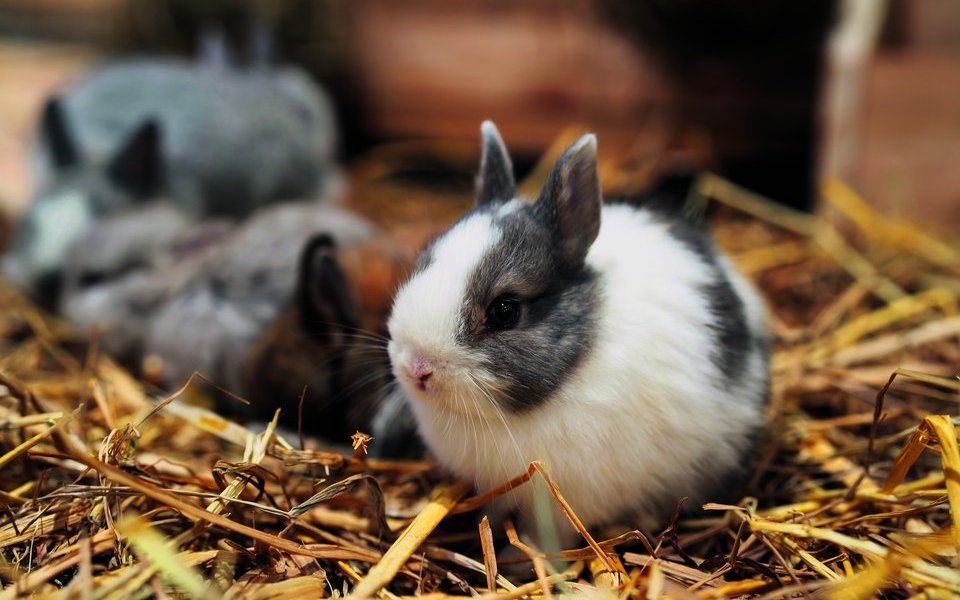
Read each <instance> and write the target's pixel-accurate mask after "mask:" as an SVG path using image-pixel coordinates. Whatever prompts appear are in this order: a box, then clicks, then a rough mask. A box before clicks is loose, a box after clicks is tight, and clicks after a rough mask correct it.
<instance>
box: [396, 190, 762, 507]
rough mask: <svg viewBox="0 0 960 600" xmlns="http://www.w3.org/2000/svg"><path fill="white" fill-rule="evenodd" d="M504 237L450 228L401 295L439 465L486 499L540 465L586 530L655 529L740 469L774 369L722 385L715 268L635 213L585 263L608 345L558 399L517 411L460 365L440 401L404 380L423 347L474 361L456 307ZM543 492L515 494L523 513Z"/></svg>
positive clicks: (405, 345) (615, 216)
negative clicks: (632, 524) (414, 373)
mask: <svg viewBox="0 0 960 600" xmlns="http://www.w3.org/2000/svg"><path fill="white" fill-rule="evenodd" d="M496 235H497V234H496V231H495V229H493V228H492V227H491V226H490V224H489V222H483V221H481V220H480V219H479V218H478V217H473V218H471V219H470V220H468V221H465V222H464V223H463V224H461V225H460V226H458V227H457V228H456V229H454V230H451V231H450V232H449V233H448V234H447V236H446V237H445V238H443V240H442V242H441V244H440V246H438V247H437V248H436V249H435V250H434V254H435V256H436V257H437V260H436V262H435V263H434V264H433V265H431V266H430V267H429V268H427V269H426V270H425V271H424V272H422V273H420V274H418V275H416V276H414V278H413V279H412V280H411V281H410V282H409V283H408V284H407V285H406V286H405V287H404V288H403V289H402V290H401V292H400V293H399V295H398V297H397V300H396V304H395V308H394V313H393V316H392V317H391V320H390V329H391V334H392V337H393V340H394V342H393V344H392V345H391V358H392V359H393V361H394V367H395V371H396V372H397V375H398V379H399V380H400V382H401V385H402V386H403V391H404V392H405V394H406V395H407V397H408V398H409V400H410V402H411V406H412V408H413V411H414V414H415V415H416V417H417V420H418V424H419V427H420V430H421V433H422V435H423V437H424V438H425V441H426V443H427V444H428V446H429V447H430V449H431V450H432V452H433V453H434V454H435V456H436V457H437V459H438V460H440V461H441V462H442V463H443V464H444V465H445V466H446V467H447V468H449V469H450V470H452V471H453V472H454V473H456V474H458V475H459V476H462V477H464V478H467V479H470V480H472V481H473V482H474V483H475V485H476V486H477V488H478V489H480V490H483V489H486V488H489V487H492V486H495V485H499V484H501V483H503V482H505V481H507V480H508V479H510V478H511V477H514V476H515V475H517V474H519V473H521V472H523V471H524V470H525V469H526V467H527V465H528V464H529V463H530V462H531V461H533V460H542V461H544V462H545V463H546V464H547V467H548V469H549V471H550V472H551V474H552V475H553V477H554V478H555V479H556V481H557V483H558V484H559V486H560V490H561V491H562V493H563V494H564V496H565V497H566V499H567V500H568V501H569V502H570V504H571V506H572V507H573V509H574V510H575V511H576V513H577V514H578V515H579V516H580V518H581V519H583V521H584V522H585V523H586V524H587V525H588V526H589V525H596V524H601V523H604V522H608V521H610V520H611V519H615V518H618V517H621V516H623V515H624V514H633V515H635V516H636V517H638V518H639V519H641V520H642V521H643V522H644V523H646V524H649V523H650V520H649V519H650V518H657V517H661V516H662V515H663V514H664V512H665V511H669V510H670V509H671V508H672V507H673V506H674V505H675V503H676V502H677V501H678V500H679V499H680V498H681V497H683V496H690V497H692V498H693V499H694V501H697V500H701V499H702V495H703V494H704V493H706V492H707V491H708V490H707V489H706V488H707V487H709V486H710V485H712V484H714V483H716V482H717V480H718V479H719V478H720V477H722V476H723V475H724V474H726V473H729V472H731V471H734V470H736V469H737V467H738V466H740V465H739V462H740V460H741V456H742V452H743V449H744V447H745V445H746V444H747V442H748V439H747V438H748V434H749V433H751V431H752V430H754V429H755V428H756V427H757V426H758V425H760V423H761V420H762V416H761V415H762V403H763V394H764V392H765V389H764V388H765V373H764V369H765V368H766V364H765V360H764V359H763V357H762V356H761V355H760V354H759V353H754V356H753V357H752V358H751V361H750V362H749V364H748V369H747V370H748V375H747V376H745V377H744V378H743V382H742V385H739V386H736V387H735V388H734V389H729V390H728V389H724V387H723V386H722V385H721V383H720V382H721V381H722V379H721V377H720V373H719V372H718V370H717V367H716V366H715V365H714V362H713V361H712V360H711V359H710V356H711V353H712V352H713V351H714V350H715V342H714V341H713V340H714V339H715V338H714V337H713V334H712V333H711V332H710V331H708V330H707V327H708V323H710V322H711V320H712V319H711V317H710V311H709V307H708V300H707V298H705V297H704V296H703V295H702V293H700V292H699V291H698V289H699V287H700V286H702V285H703V284H705V283H707V282H708V280H709V278H710V277H711V272H710V269H709V268H708V266H707V265H706V264H704V263H703V261H702V259H701V258H700V257H699V256H698V255H696V254H695V253H693V252H692V251H690V250H689V249H688V248H687V247H685V246H684V245H683V244H682V243H680V242H679V241H677V240H676V239H674V238H673V237H671V235H670V234H669V233H668V231H667V229H666V226H665V225H664V224H663V223H662V222H658V221H657V220H655V219H653V218H651V216H650V215H649V214H648V213H646V212H644V211H640V210H637V209H635V208H631V207H628V206H609V207H605V208H604V209H603V213H602V223H601V228H600V233H599V236H598V238H597V240H596V242H595V243H594V244H593V246H592V248H591V250H590V253H589V255H588V257H587V262H588V264H589V265H590V266H591V267H593V268H594V269H596V270H597V271H598V272H599V274H600V286H601V292H600V295H601V301H600V306H599V331H598V335H597V338H596V340H595V343H594V345H593V347H592V349H591V350H590V352H589V353H588V355H587V356H586V357H585V359H584V361H583V362H581V363H580V366H579V367H578V368H577V369H576V371H575V372H573V373H571V374H570V376H569V378H568V379H567V381H566V382H565V383H564V385H563V386H562V387H561V388H560V389H559V390H558V391H557V393H556V394H555V395H554V396H553V397H551V398H549V399H547V401H546V402H544V403H543V404H541V405H540V406H538V407H537V408H535V409H533V410H531V411H529V412H527V413H524V414H520V415H516V414H506V413H504V412H502V409H501V410H496V407H495V405H494V410H492V411H491V409H490V406H491V405H493V403H492V402H491V401H490V399H489V398H487V397H485V396H484V395H483V394H482V393H481V392H479V391H478V390H477V388H476V387H475V386H472V385H469V384H468V383H467V382H463V381H460V379H462V372H461V370H460V369H450V370H447V371H438V372H437V376H436V377H437V378H439V379H440V380H439V381H437V382H436V384H437V390H439V391H434V392H433V393H430V392H423V391H418V390H417V389H416V387H415V386H413V385H412V384H411V381H410V379H409V378H404V377H403V372H402V368H398V361H402V360H403V359H404V358H406V357H407V356H408V353H409V352H410V348H411V347H412V346H416V347H417V348H418V351H426V352H429V353H431V354H432V355H434V356H444V353H445V352H453V353H454V354H455V355H460V356H463V350H459V349H457V348H456V344H455V343H454V342H453V335H454V332H455V331H456V329H455V328H456V327H458V326H459V323H458V320H457V314H458V313H457V311H458V310H459V307H460V304H461V302H462V298H463V291H464V286H465V285H466V278H467V277H469V274H470V272H471V271H472V268H473V267H475V265H476V264H477V263H478V261H479V260H480V257H481V256H482V252H483V249H484V247H485V246H486V245H487V244H490V243H491V240H492V239H494V238H495V237H496ZM725 268H729V264H727V265H725ZM730 272H731V274H732V276H733V284H734V288H735V290H736V291H737V292H738V294H739V295H740V296H741V298H742V300H743V302H744V306H745V310H746V311H747V313H748V322H749V326H750V327H751V329H752V330H753V331H754V332H755V333H757V334H758V335H763V333H762V332H763V331H764V329H765V319H764V313H763V305H762V302H761V301H760V300H759V298H758V297H757V295H756V293H755V292H754V291H753V290H752V288H751V287H750V286H749V284H747V283H746V281H745V280H743V279H742V278H741V277H740V276H739V275H736V274H735V273H733V271H732V268H730ZM460 360H463V358H461V359H460ZM474 367H475V368H476V365H474ZM471 406H472V407H473V408H475V409H476V410H473V411H472V412H471V411H470V410H465V408H467V409H469V408H470V407H471ZM532 489H533V488H532V487H531V486H530V485H525V486H522V487H521V488H519V489H517V490H515V491H514V492H512V494H513V495H514V500H515V501H516V503H517V504H518V505H519V507H520V508H521V509H523V510H525V511H529V510H531V508H532Z"/></svg>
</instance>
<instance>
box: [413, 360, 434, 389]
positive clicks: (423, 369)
mask: <svg viewBox="0 0 960 600" xmlns="http://www.w3.org/2000/svg"><path fill="white" fill-rule="evenodd" d="M410 373H411V374H412V375H413V376H414V377H416V378H417V379H418V380H419V381H420V383H421V384H422V383H426V382H427V380H428V379H430V376H431V375H433V365H432V364H430V361H428V360H427V359H425V358H424V357H422V356H416V357H414V359H413V362H412V363H411V365H410Z"/></svg>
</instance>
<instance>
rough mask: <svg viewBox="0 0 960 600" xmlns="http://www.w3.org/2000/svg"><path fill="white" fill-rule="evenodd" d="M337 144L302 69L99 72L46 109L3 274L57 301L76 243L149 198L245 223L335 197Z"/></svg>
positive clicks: (123, 67)
mask: <svg viewBox="0 0 960 600" xmlns="http://www.w3.org/2000/svg"><path fill="white" fill-rule="evenodd" d="M213 62H215V61H213ZM335 146H336V128H335V120H334V115H333V111H332V108H331V105H330V102H329V100H328V99H327V97H326V95H325V94H324V93H323V92H322V91H321V90H320V89H319V88H318V87H317V86H316V85H315V84H313V83H312V82H311V81H310V79H309V78H308V76H307V75H306V74H304V73H303V72H301V71H300V70H298V69H295V68H291V67H284V68H270V67H265V66H260V67H258V68H249V69H240V68H233V67H230V66H228V65H224V64H219V65H218V64H204V63H191V62H188V61H177V60H172V59H171V60H130V61H124V62H117V63H114V64H110V65H107V66H104V67H101V68H99V69H97V70H95V71H93V72H92V73H90V74H88V75H86V76H85V77H83V78H82V79H80V80H78V81H76V82H74V83H73V84H71V85H69V86H67V87H66V88H65V89H63V90H62V91H61V92H60V93H59V94H58V95H57V96H55V97H53V98H51V99H50V100H49V101H48V103H47V105H46V106H45V108H44V110H43V113H42V117H41V119H40V124H39V131H38V152H37V154H38V156H37V159H38V160H37V162H38V185H37V188H36V194H35V200H34V202H33V204H32V205H31V207H30V209H29V211H28V213H27V214H26V215H25V217H24V218H23V219H22V222H21V223H20V225H19V228H18V231H17V232H16V236H15V240H14V244H13V248H12V250H11V255H10V256H9V257H8V259H7V261H6V263H5V265H4V271H5V274H6V275H7V276H8V277H10V278H11V279H13V280H14V281H15V282H17V283H19V284H20V285H21V286H22V287H24V288H26V289H27V290H28V291H29V292H31V293H33V294H34V296H37V297H39V299H41V300H43V299H50V300H54V299H55V297H56V291H57V287H58V284H59V281H60V279H59V275H60V274H61V271H62V266H63V261H64V259H65V256H66V250H67V247H68V245H69V243H70V241H71V240H73V239H74V238H75V237H76V236H77V234H78V233H80V232H82V231H83V230H84V229H85V228H86V227H87V226H88V225H89V224H90V223H92V222H93V221H95V220H96V219H98V218H100V217H102V216H103V215H107V214H111V213H114V212H116V211H118V210H122V209H123V208H125V207H129V206H132V205H135V204H138V203H141V202H143V201H145V200H153V199H157V198H163V199H164V200H165V201H169V202H172V203H174V204H176V205H177V206H179V207H181V208H182V209H183V210H184V211H186V212H187V213H188V214H191V215H194V216H198V215H224V216H232V217H238V216H243V215H246V214H248V213H249V212H250V211H252V210H253V209H255V208H256V207H258V206H261V205H264V204H266V203H269V202H272V201H275V200H280V199H290V198H306V197H318V196H320V195H324V194H328V193H329V192H330V191H331V189H332V188H335V187H336V185H337V182H338V176H337V175H338V174H337V170H336V168H335V166H334V163H333V161H334V153H335Z"/></svg>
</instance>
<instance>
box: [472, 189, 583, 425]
mask: <svg viewBox="0 0 960 600" xmlns="http://www.w3.org/2000/svg"><path fill="white" fill-rule="evenodd" d="M496 208H497V207H496V206H493V207H491V208H490V212H491V214H494V215H495V214H496V213H495V211H496ZM494 226H495V227H498V228H499V229H500V231H501V237H500V241H499V242H498V243H497V244H496V245H495V246H494V247H493V248H491V249H490V250H489V251H488V252H487V254H486V255H485V256H484V257H483V259H482V261H481V263H480V265H479V266H478V267H477V269H476V270H475V271H474V273H473V275H472V277H471V280H470V281H469V283H468V285H467V290H468V292H467V296H466V298H465V299H464V303H463V305H462V308H461V311H462V313H461V317H462V323H463V327H462V329H461V330H460V331H459V332H458V338H459V341H460V342H461V343H462V344H464V345H465V346H466V347H468V348H472V349H474V350H477V351H479V352H480V354H482V356H483V359H484V368H485V369H487V370H488V371H489V372H490V373H492V374H494V375H495V376H496V377H497V379H498V380H500V381H503V382H505V383H504V385H503V387H501V388H498V389H497V390H488V391H490V392H491V393H492V395H493V397H494V398H496V400H497V401H498V402H500V404H501V405H502V406H503V407H504V408H506V409H507V410H510V411H512V412H515V413H520V412H524V411H526V410H529V409H531V408H533V407H535V406H538V405H540V404H542V403H543V402H544V401H546V400H547V399H548V398H549V397H550V396H551V395H552V394H553V393H554V392H555V391H556V390H557V389H558V388H559V387H560V386H561V384H562V383H563V382H564V380H565V379H566V378H567V376H569V374H570V373H572V372H573V371H574V369H575V367H576V366H577V364H578V363H579V362H580V361H581V360H582V359H583V358H584V357H585V356H586V355H587V353H588V351H589V349H590V347H591V345H592V344H593V342H594V335H595V330H596V321H597V316H596V310H597V304H598V298H599V283H598V280H597V277H596V273H594V272H593V271H592V270H590V269H582V268H581V269H579V270H576V271H575V272H573V273H571V270H570V269H569V265H567V264H566V263H565V261H564V258H563V256H562V255H561V252H560V248H559V247H558V245H557V244H556V240H555V238H554V233H553V232H552V230H551V228H550V227H549V226H548V225H547V224H546V223H545V222H543V221H542V220H541V219H540V218H539V217H538V216H537V215H536V213H535V211H534V210H532V208H531V207H530V206H523V207H522V208H520V209H518V210H516V211H514V212H511V213H508V214H506V215H502V216H500V217H495V218H494ZM502 295H509V296H512V297H514V298H516V299H518V300H519V301H520V304H521V307H522V308H521V316H520V320H519V322H518V323H517V325H516V326H515V327H513V328H511V329H506V330H499V331H490V330H488V329H487V326H486V310H487V307H488V306H489V305H490V303H491V302H492V301H493V300H494V299H496V298H497V297H499V296H502Z"/></svg>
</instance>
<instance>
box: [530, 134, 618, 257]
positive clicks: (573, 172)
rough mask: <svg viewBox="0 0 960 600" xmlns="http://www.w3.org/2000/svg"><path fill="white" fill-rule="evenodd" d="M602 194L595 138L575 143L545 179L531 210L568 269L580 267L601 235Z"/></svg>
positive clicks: (590, 136) (586, 138)
mask: <svg viewBox="0 0 960 600" xmlns="http://www.w3.org/2000/svg"><path fill="white" fill-rule="evenodd" d="M601 206H602V195H601V192H600V177H599V175H598V173H597V138H596V137H594V136H593V135H585V136H583V137H581V138H580V139H579V140H577V141H576V142H575V143H574V144H573V145H572V146H570V148H568V149H567V151H566V152H564V153H563V156H561V157H560V160H558V161H557V164H556V166H555V167H554V168H553V172H552V173H550V177H549V178H548V179H547V183H546V185H544V187H543V191H542V192H541V193H540V198H539V199H538V200H537V202H536V204H534V210H535V211H536V212H537V213H538V214H539V215H540V217H541V219H543V221H544V222H545V223H547V225H548V226H549V227H551V228H552V229H553V232H554V239H556V240H557V241H558V242H559V244H560V250H561V252H562V255H563V258H564V260H565V261H566V263H567V264H568V265H569V266H570V267H571V268H579V267H580V266H581V265H582V264H583V261H584V260H585V259H586V256H587V251H588V250H590V246H591V245H593V242H594V240H596V239H597V235H598V234H599V233H600V212H601Z"/></svg>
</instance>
